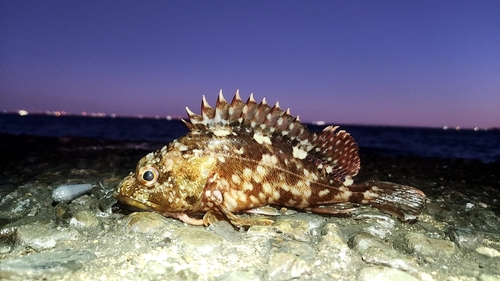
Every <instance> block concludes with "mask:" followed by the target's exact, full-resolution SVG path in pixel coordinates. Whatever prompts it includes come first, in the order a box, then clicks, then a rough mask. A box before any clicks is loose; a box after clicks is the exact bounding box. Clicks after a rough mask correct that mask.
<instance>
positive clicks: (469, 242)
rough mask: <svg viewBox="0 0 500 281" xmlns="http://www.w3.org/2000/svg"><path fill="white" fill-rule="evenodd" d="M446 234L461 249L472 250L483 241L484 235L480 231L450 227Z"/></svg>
mask: <svg viewBox="0 0 500 281" xmlns="http://www.w3.org/2000/svg"><path fill="white" fill-rule="evenodd" d="M446 235H447V236H448V237H449V238H450V240H451V241H453V242H454V243H455V244H456V245H457V246H458V248H459V249H460V250H465V251H472V250H474V249H476V248H477V246H478V245H479V244H480V243H481V242H482V241H483V236H482V234H481V233H479V232H473V231H469V230H467V229H458V228H455V227H450V228H449V229H448V230H447V231H446Z"/></svg>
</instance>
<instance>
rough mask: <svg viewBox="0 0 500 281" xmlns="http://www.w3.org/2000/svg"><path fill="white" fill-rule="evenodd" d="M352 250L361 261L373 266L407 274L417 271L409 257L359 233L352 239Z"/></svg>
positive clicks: (415, 264)
mask: <svg viewBox="0 0 500 281" xmlns="http://www.w3.org/2000/svg"><path fill="white" fill-rule="evenodd" d="M352 246H353V248H354V249H355V250H356V251H357V252H358V253H360V254H361V258H362V259H363V261H365V262H366V263H369V264H373V265H384V266H389V267H392V268H395V269H401V270H404V271H409V272H417V271H418V263H417V262H416V261H415V260H414V259H413V258H411V257H407V256H405V255H404V254H403V253H401V252H398V251H396V250H395V249H393V248H392V247H391V246H390V245H388V244H387V243H383V242H382V241H380V240H378V239H377V238H375V237H373V236H371V235H369V234H367V233H359V234H357V235H355V236H354V237H353V239H352Z"/></svg>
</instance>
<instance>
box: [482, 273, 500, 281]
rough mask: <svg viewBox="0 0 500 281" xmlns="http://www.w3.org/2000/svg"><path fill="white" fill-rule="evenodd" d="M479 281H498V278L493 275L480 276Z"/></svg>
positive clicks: (499, 279)
mask: <svg viewBox="0 0 500 281" xmlns="http://www.w3.org/2000/svg"><path fill="white" fill-rule="evenodd" d="M479 281H500V278H499V277H495V276H493V275H487V274H481V275H480V276H479Z"/></svg>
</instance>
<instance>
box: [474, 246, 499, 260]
mask: <svg viewBox="0 0 500 281" xmlns="http://www.w3.org/2000/svg"><path fill="white" fill-rule="evenodd" d="M476 252H478V253H480V254H482V255H485V256H487V257H490V258H496V257H500V252H499V251H498V250H495V249H493V248H488V247H479V248H477V249H476Z"/></svg>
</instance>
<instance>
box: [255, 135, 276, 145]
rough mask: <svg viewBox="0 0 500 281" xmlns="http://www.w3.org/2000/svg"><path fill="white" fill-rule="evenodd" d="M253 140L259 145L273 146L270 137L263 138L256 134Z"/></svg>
mask: <svg viewBox="0 0 500 281" xmlns="http://www.w3.org/2000/svg"><path fill="white" fill-rule="evenodd" d="M253 139H254V140H255V141H256V142H258V143H259V144H263V143H266V144H269V145H271V144H272V142H271V139H270V138H269V137H268V136H263V135H261V134H254V135H253Z"/></svg>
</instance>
